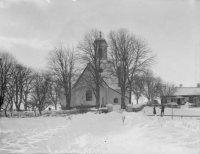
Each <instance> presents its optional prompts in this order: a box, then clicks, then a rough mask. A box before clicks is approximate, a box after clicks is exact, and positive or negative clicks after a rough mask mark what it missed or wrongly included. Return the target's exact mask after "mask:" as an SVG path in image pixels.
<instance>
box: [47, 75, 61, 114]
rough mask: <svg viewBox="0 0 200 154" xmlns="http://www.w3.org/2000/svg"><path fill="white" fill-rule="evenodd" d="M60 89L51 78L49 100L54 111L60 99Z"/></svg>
mask: <svg viewBox="0 0 200 154" xmlns="http://www.w3.org/2000/svg"><path fill="white" fill-rule="evenodd" d="M61 89H62V87H61V86H60V85H58V82H57V81H56V80H54V79H52V78H51V82H50V86H49V99H50V101H51V102H52V104H53V105H54V106H55V110H57V106H58V104H59V101H60V99H61Z"/></svg>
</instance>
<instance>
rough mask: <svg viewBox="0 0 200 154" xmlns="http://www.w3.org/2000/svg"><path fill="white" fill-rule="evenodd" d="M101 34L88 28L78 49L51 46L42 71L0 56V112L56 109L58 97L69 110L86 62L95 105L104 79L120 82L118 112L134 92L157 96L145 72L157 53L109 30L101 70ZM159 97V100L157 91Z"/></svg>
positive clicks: (155, 85) (141, 42)
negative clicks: (91, 74) (63, 100)
mask: <svg viewBox="0 0 200 154" xmlns="http://www.w3.org/2000/svg"><path fill="white" fill-rule="evenodd" d="M101 35H102V34H101V33H100V34H99V31H97V30H91V31H90V32H89V33H87V34H86V35H85V36H84V38H83V40H82V41H81V42H80V43H79V44H78V46H77V48H66V47H64V46H58V47H55V48H54V49H53V50H52V51H51V52H50V56H49V57H48V61H47V63H48V65H47V66H48V67H47V69H46V70H45V71H38V70H33V69H31V68H27V67H25V66H23V65H22V64H20V63H19V62H17V61H16V59H15V58H14V57H13V56H12V55H11V54H9V53H7V52H0V57H1V63H0V90H1V93H0V110H1V109H4V110H5V111H6V110H12V109H13V104H14V105H15V106H16V109H17V110H20V106H21V104H23V105H24V108H25V110H27V108H33V109H36V108H37V109H38V110H39V112H40V114H41V111H42V110H43V109H44V108H45V107H46V106H47V105H48V104H54V105H55V107H56V106H57V103H58V102H60V100H61V94H62V95H63V96H65V100H66V103H65V104H66V106H63V108H65V109H69V108H70V103H71V90H72V86H73V84H74V82H75V81H76V79H77V77H78V75H79V74H80V72H79V71H78V70H81V68H83V66H85V65H86V64H88V63H90V64H91V66H92V67H93V78H92V80H93V81H92V82H90V83H93V84H92V90H93V92H94V94H95V97H96V100H97V102H96V103H97V105H99V104H100V103H99V102H100V86H101V85H102V84H103V79H104V78H107V77H109V76H112V77H115V78H117V79H118V84H119V86H120V88H121V98H122V108H125V95H126V93H127V92H129V95H130V100H129V102H130V103H131V96H132V93H134V94H135V96H136V97H137V98H138V99H139V97H140V96H141V94H143V95H144V96H145V97H147V98H148V100H149V101H150V100H153V99H154V98H156V97H158V92H157V91H158V90H159V89H161V88H160V87H162V89H163V85H164V84H163V82H161V79H157V78H155V77H154V76H153V73H152V72H150V71H146V70H149V68H150V67H151V66H152V64H153V63H154V60H155V55H153V54H152V51H151V50H150V49H149V47H148V44H147V43H146V41H144V39H142V38H139V37H136V36H135V35H133V34H132V33H131V32H129V31H128V30H126V29H121V30H118V31H111V32H110V33H109V35H108V46H109V48H108V49H109V50H108V58H107V60H106V63H107V64H109V68H106V69H104V70H103V68H102V67H103V64H104V63H105V59H103V58H102V55H99V52H98V51H97V49H98V48H99V46H100V45H101ZM95 40H96V42H95ZM98 40H100V41H98ZM77 53H79V54H77ZM82 64H85V65H82ZM151 75H152V76H151ZM150 78H151V79H154V80H153V81H152V80H150ZM158 83H159V84H158ZM158 85H159V86H158ZM161 85H162V86H161ZM152 86H153V87H152ZM168 86H169V85H168ZM170 86H171V85H170ZM159 94H160V96H161V91H160V93H159ZM163 94H164V93H163Z"/></svg>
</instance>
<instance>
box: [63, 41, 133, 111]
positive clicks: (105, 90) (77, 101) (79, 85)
mask: <svg viewBox="0 0 200 154" xmlns="http://www.w3.org/2000/svg"><path fill="white" fill-rule="evenodd" d="M94 43H100V44H101V46H99V47H98V49H97V51H98V54H97V56H100V57H101V60H103V61H102V63H101V68H102V69H103V71H104V70H105V69H106V68H107V67H108V63H107V43H106V41H105V39H103V38H100V39H96V40H95V41H94ZM103 73H104V72H103ZM94 85H95V84H94V67H93V65H92V64H91V63H88V64H87V66H86V67H85V69H84V70H83V72H82V73H81V75H80V76H79V78H78V80H77V81H76V83H75V84H74V86H73V88H72V94H71V104H70V107H71V108H74V107H81V106H89V107H92V106H97V104H96V97H95V90H94ZM128 102H129V97H128V95H126V97H125V103H126V104H128ZM64 103H65V98H64V97H63V99H62V104H64ZM106 104H118V105H121V91H120V87H118V80H117V79H116V78H109V79H103V78H101V86H100V106H106Z"/></svg>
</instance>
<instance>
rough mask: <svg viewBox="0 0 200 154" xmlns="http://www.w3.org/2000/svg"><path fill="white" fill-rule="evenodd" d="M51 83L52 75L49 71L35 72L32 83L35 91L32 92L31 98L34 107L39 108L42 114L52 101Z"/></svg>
mask: <svg viewBox="0 0 200 154" xmlns="http://www.w3.org/2000/svg"><path fill="white" fill-rule="evenodd" d="M49 85H50V77H49V75H48V74H47V73H45V72H42V73H35V75H34V80H33V83H32V86H33V91H32V93H31V99H32V107H33V108H37V109H38V111H39V113H40V115H42V110H44V109H45V107H46V106H47V105H49V103H50V101H49V98H48V93H49Z"/></svg>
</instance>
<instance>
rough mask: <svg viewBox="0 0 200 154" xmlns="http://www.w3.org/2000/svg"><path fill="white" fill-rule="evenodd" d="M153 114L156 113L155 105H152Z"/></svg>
mask: <svg viewBox="0 0 200 154" xmlns="http://www.w3.org/2000/svg"><path fill="white" fill-rule="evenodd" d="M153 114H154V115H156V107H155V106H154V107H153Z"/></svg>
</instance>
